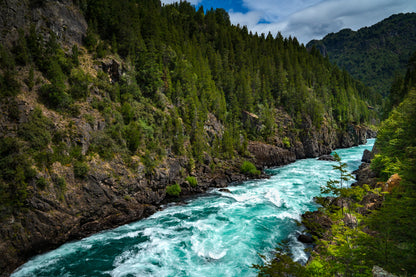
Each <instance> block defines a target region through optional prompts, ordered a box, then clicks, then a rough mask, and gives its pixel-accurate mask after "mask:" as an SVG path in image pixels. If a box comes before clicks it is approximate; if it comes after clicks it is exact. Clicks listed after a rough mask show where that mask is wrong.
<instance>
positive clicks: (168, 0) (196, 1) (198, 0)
mask: <svg viewBox="0 0 416 277" xmlns="http://www.w3.org/2000/svg"><path fill="white" fill-rule="evenodd" d="M186 1H187V2H189V3H191V4H192V5H198V4H199V3H201V2H202V0H186ZM160 2H162V4H172V3H175V2H179V0H161V1H160Z"/></svg>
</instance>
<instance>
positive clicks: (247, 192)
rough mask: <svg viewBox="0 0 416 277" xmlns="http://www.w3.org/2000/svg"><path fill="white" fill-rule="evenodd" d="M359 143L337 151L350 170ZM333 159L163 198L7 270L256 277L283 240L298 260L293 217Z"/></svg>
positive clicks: (302, 257)
mask: <svg viewBox="0 0 416 277" xmlns="http://www.w3.org/2000/svg"><path fill="white" fill-rule="evenodd" d="M373 144H374V139H370V140H368V143H367V144H366V145H360V146H357V147H352V148H347V149H339V150H337V153H338V154H339V155H340V156H341V158H342V161H343V162H346V163H347V164H348V169H349V170H350V171H353V170H355V169H357V168H358V166H359V165H360V163H361V157H362V153H363V151H364V149H369V150H371V148H372V146H373ZM333 164H334V163H333V162H328V161H318V160H317V159H305V160H299V161H296V162H295V163H292V164H290V165H286V166H282V167H278V168H274V169H270V170H268V171H267V173H269V174H270V175H271V178H270V179H266V180H255V181H249V182H245V183H243V184H240V185H235V186H230V187H228V189H229V191H230V192H221V191H219V190H218V189H213V190H211V191H209V192H208V193H207V194H205V195H203V196H200V197H197V198H194V199H190V200H187V201H186V203H185V204H180V205H175V204H171V205H169V206H167V207H166V208H165V209H164V210H162V211H160V212H157V213H155V214H154V215H152V216H150V217H149V218H146V219H143V220H140V221H137V222H135V223H131V224H127V225H124V226H121V227H119V228H116V229H113V230H108V231H104V232H101V233H98V234H95V235H93V236H90V237H87V238H85V239H82V240H80V241H75V242H70V243H67V244H64V245H62V246H61V247H59V248H58V249H56V250H53V251H51V252H48V253H46V254H43V255H39V256H36V257H34V258H33V259H31V260H30V261H28V262H27V263H26V264H24V265H23V266H22V267H20V268H19V269H17V271H15V272H14V273H13V274H12V276H13V277H17V276H25V277H27V276H140V277H141V276H157V277H162V276H203V277H208V276H256V274H257V273H256V270H255V269H253V268H252V265H253V264H261V263H263V258H261V256H260V255H259V254H261V255H262V256H263V257H264V258H265V259H270V258H271V257H272V252H273V249H274V247H275V246H276V245H277V243H279V242H281V241H282V240H284V239H288V240H289V243H290V246H291V249H292V252H293V255H294V257H295V259H296V260H298V261H301V262H305V261H306V260H307V258H308V257H307V254H306V253H305V252H304V245H303V244H302V243H300V242H298V241H297V240H296V236H297V233H298V232H299V231H301V228H302V227H301V226H298V225H297V224H296V221H297V220H300V215H301V214H302V213H304V212H306V211H311V210H315V209H316V208H317V206H316V204H315V203H314V202H313V197H314V196H317V195H319V194H320V186H322V185H324V184H325V183H326V181H327V180H329V179H330V178H332V179H336V178H337V173H336V172H335V171H334V170H333V169H332V165H333Z"/></svg>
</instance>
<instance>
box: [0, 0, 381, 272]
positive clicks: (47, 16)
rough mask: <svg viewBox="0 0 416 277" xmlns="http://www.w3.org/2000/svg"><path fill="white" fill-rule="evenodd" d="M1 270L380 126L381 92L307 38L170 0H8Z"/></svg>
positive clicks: (1, 130)
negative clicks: (251, 26)
mask: <svg viewBox="0 0 416 277" xmlns="http://www.w3.org/2000/svg"><path fill="white" fill-rule="evenodd" d="M0 11H1V14H2V23H1V24H2V26H1V27H0V30H1V36H0V38H1V45H0V96H1V97H0V108H1V109H0V110H1V113H0V167H1V168H2V170H1V172H0V200H1V201H0V212H1V217H0V252H2V253H3V259H1V260H0V271H1V272H3V273H4V274H6V273H7V272H10V271H11V270H13V269H14V268H15V267H16V266H17V265H19V264H21V263H22V262H24V261H25V260H27V259H28V258H29V257H31V256H33V255H36V254H38V253H41V252H43V251H46V250H48V249H51V248H54V247H56V246H58V245H60V244H62V243H64V242H66V241H68V240H72V239H77V238H82V237H85V236H87V235H89V234H91V233H94V232H98V231H100V230H103V229H107V228H112V227H115V226H118V225H121V224H125V223H127V222H131V221H134V220H138V219H141V218H143V217H146V216H149V215H150V214H152V213H154V212H155V211H157V209H159V207H160V205H161V204H163V203H167V202H169V201H178V200H180V198H179V197H182V196H187V195H191V194H195V193H200V192H204V191H206V190H207V189H208V188H209V187H224V186H226V185H227V184H228V183H230V182H236V181H242V180H246V179H247V178H258V177H259V176H260V172H259V171H258V170H257V169H256V167H257V168H260V169H261V168H264V167H270V166H277V165H282V164H286V163H289V162H292V161H294V160H295V159H299V158H306V157H317V156H319V155H321V154H327V153H329V152H331V150H332V149H334V148H336V147H349V146H352V145H358V144H359V143H363V142H364V141H365V140H366V138H367V137H369V136H371V135H373V134H372V133H371V132H369V131H368V127H366V126H368V124H371V123H372V122H375V121H376V120H377V115H376V113H375V111H374V110H373V109H372V107H374V106H376V105H378V104H379V103H377V97H375V96H374V94H372V92H371V91H370V90H369V89H368V88H367V87H365V86H364V85H363V84H362V83H360V82H359V81H357V80H355V79H353V78H352V77H351V76H350V75H349V74H348V73H347V72H346V71H342V70H340V69H339V68H338V67H337V66H335V65H332V64H331V63H330V62H329V61H328V59H326V58H324V57H323V56H322V55H321V54H320V53H319V52H318V51H311V52H309V51H308V50H307V49H306V48H305V47H303V46H302V45H300V44H299V43H298V41H297V40H296V39H292V38H283V37H282V36H281V35H280V34H279V35H278V36H277V37H273V36H272V35H271V34H269V35H257V34H252V33H250V32H248V31H247V28H245V27H240V26H232V25H231V23H230V20H229V16H228V14H227V13H226V12H225V11H224V10H222V9H217V10H209V11H207V12H204V11H203V10H202V9H199V10H196V9H195V7H193V6H191V5H190V4H189V3H187V2H181V3H178V4H172V5H163V6H162V5H161V3H160V2H159V1H157V0H148V1H138V0H137V1H133V0H122V1H112V0H79V1H69V0H59V1H56V0H48V1H38V0H31V1H27V0H26V1H18V0H9V1H1V2H0Z"/></svg>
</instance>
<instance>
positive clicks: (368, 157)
mask: <svg viewBox="0 0 416 277" xmlns="http://www.w3.org/2000/svg"><path fill="white" fill-rule="evenodd" d="M373 158H374V154H373V153H372V152H371V151H369V150H367V149H365V150H364V153H363V157H362V158H361V161H362V162H364V163H370V162H371V160H372V159H373Z"/></svg>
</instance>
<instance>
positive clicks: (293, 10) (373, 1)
mask: <svg viewBox="0 0 416 277" xmlns="http://www.w3.org/2000/svg"><path fill="white" fill-rule="evenodd" d="M161 1H162V3H165V4H168V3H172V2H176V1H177V0H161ZM188 2H190V3H192V4H193V5H196V6H197V7H199V6H200V5H202V6H204V8H205V9H210V8H211V7H214V8H223V9H225V10H226V11H227V12H228V13H229V14H230V19H231V22H232V23H233V24H235V25H237V24H240V25H246V26H247V27H248V29H249V30H251V31H253V32H258V33H266V34H267V33H268V32H271V33H272V34H273V35H275V34H277V32H278V31H280V32H281V33H282V34H283V36H285V37H288V36H289V35H291V36H292V37H293V36H295V37H297V38H298V40H299V41H300V42H301V43H304V44H306V43H307V42H309V41H310V40H311V39H321V38H322V37H324V36H325V35H326V34H328V33H331V32H337V31H339V30H341V29H344V28H350V29H353V30H358V29H359V28H361V27H364V26H371V25H373V24H375V23H377V22H379V21H381V20H383V19H384V18H386V17H389V16H390V15H392V14H396V13H406V12H416V0H222V1H221V0H188Z"/></svg>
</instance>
